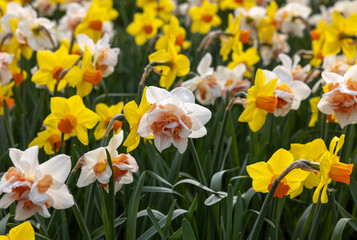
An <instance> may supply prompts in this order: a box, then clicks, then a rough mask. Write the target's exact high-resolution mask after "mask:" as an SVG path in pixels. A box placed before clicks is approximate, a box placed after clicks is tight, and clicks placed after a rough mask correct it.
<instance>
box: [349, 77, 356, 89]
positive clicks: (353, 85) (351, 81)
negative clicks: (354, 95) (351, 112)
mask: <svg viewBox="0 0 357 240" xmlns="http://www.w3.org/2000/svg"><path fill="white" fill-rule="evenodd" d="M346 84H347V88H348V89H349V90H352V91H357V81H356V80H354V79H353V78H350V79H348V80H347V83H346Z"/></svg>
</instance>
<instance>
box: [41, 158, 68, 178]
mask: <svg viewBox="0 0 357 240" xmlns="http://www.w3.org/2000/svg"><path fill="white" fill-rule="evenodd" d="M40 170H41V172H42V174H43V175H45V174H49V175H51V176H52V177H53V179H55V180H56V182H57V183H60V184H62V183H64V181H66V179H67V177H68V174H69V172H70V171H71V158H70V156H67V155H65V154H60V155H57V156H55V157H53V158H51V159H50V160H48V161H46V162H44V163H42V164H41V165H40Z"/></svg>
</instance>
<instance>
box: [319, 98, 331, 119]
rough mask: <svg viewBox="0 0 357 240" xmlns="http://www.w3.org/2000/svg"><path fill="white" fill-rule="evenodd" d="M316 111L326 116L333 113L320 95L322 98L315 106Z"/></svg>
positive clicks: (325, 99)
mask: <svg viewBox="0 0 357 240" xmlns="http://www.w3.org/2000/svg"><path fill="white" fill-rule="evenodd" d="M317 107H318V109H319V110H320V112H322V113H324V114H327V115H332V114H334V111H333V110H332V108H331V106H330V103H329V102H328V101H327V98H326V97H324V96H323V95H322V98H321V99H320V101H319V103H318V104H317Z"/></svg>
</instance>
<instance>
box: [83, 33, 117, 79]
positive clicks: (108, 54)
mask: <svg viewBox="0 0 357 240" xmlns="http://www.w3.org/2000/svg"><path fill="white" fill-rule="evenodd" d="M77 41H78V45H79V47H80V49H81V50H82V52H84V49H85V47H86V46H87V47H88V49H89V51H90V53H91V54H92V56H93V67H94V68H95V69H96V70H101V71H102V76H103V77H108V76H109V75H110V74H111V73H112V72H113V71H114V67H115V66H116V65H117V62H118V55H119V53H120V49H119V48H110V45H109V36H108V34H104V36H103V37H102V38H101V39H99V40H98V42H97V43H96V44H95V43H94V42H93V40H92V39H90V38H89V37H88V36H87V35H85V34H78V35H77Z"/></svg>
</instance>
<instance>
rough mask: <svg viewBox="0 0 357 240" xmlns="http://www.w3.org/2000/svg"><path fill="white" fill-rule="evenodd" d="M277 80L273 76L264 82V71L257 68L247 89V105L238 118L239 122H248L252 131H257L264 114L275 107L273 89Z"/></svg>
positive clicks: (275, 100)
mask: <svg viewBox="0 0 357 240" xmlns="http://www.w3.org/2000/svg"><path fill="white" fill-rule="evenodd" d="M277 82H278V79H277V78H275V79H272V80H270V81H269V82H268V83H266V84H265V75H264V72H263V70H261V69H258V71H257V73H256V75H255V84H254V86H252V87H251V88H250V89H249V90H248V96H247V103H248V105H247V107H246V108H245V109H244V111H243V113H242V114H241V115H240V116H239V119H238V121H240V122H248V124H249V127H250V129H251V130H252V131H253V132H257V131H258V130H259V129H260V128H261V127H262V126H263V124H264V122H265V118H266V115H267V114H268V113H273V112H274V111H275V109H276V106H277V104H278V100H277V98H276V97H275V96H274V90H275V88H276V84H277Z"/></svg>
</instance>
